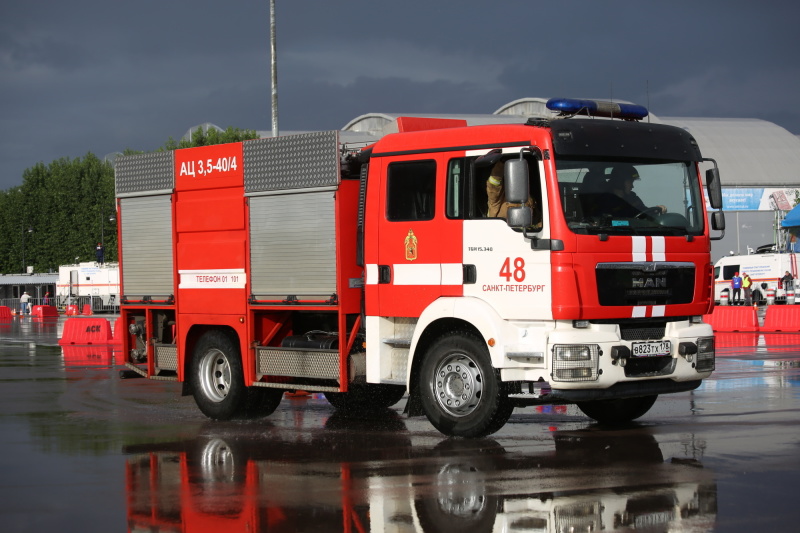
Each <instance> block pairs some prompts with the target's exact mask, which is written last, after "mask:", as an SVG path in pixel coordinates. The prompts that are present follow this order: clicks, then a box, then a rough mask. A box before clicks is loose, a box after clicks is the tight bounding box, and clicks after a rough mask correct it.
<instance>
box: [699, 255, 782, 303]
mask: <svg viewBox="0 0 800 533" xmlns="http://www.w3.org/2000/svg"><path fill="white" fill-rule="evenodd" d="M760 249H762V248H759V250H760ZM737 272H738V273H739V275H740V276H741V275H742V274H745V273H746V274H747V275H748V276H750V279H751V280H752V281H753V303H758V304H761V303H764V302H765V301H766V299H767V293H768V291H770V290H772V291H774V295H775V302H777V303H786V287H784V284H783V283H782V282H781V278H783V276H784V275H785V274H786V272H790V273H791V274H792V277H794V278H797V254H796V253H794V252H774V251H772V252H768V253H753V254H748V255H729V256H727V257H723V258H722V259H720V260H719V261H717V262H716V264H715V265H714V301H715V302H716V303H717V304H719V303H720V298H721V297H722V295H723V293H725V292H726V291H727V295H728V299H729V301H730V303H733V301H732V300H731V299H732V297H733V289H732V288H731V278H733V276H734V275H735V274H736V273H737ZM792 288H794V289H795V290H796V289H797V282H796V281H795V283H794V285H793V287H792ZM741 297H742V300H743V301H744V290H742V294H741Z"/></svg>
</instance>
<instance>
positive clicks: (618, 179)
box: [608, 165, 667, 216]
mask: <svg viewBox="0 0 800 533" xmlns="http://www.w3.org/2000/svg"><path fill="white" fill-rule="evenodd" d="M638 179H639V172H637V171H636V168H634V166H633V165H617V166H615V167H614V168H613V169H612V170H611V174H610V175H609V178H608V186H609V188H610V190H611V192H612V193H613V194H614V195H616V196H617V197H619V198H620V199H622V200H624V201H625V203H626V204H628V205H629V206H631V207H633V208H634V209H635V210H636V213H633V214H632V215H630V216H636V215H638V214H640V213H645V212H648V211H649V212H650V213H653V214H657V215H663V214H664V213H666V212H667V208H666V207H665V206H663V205H657V206H653V207H648V206H646V205H645V204H644V202H643V201H642V199H641V198H639V196H638V195H637V194H636V193H635V192H633V183H634V181H636V180H638ZM626 207H627V206H626ZM626 211H627V209H626ZM614 214H619V215H623V216H628V214H627V213H614Z"/></svg>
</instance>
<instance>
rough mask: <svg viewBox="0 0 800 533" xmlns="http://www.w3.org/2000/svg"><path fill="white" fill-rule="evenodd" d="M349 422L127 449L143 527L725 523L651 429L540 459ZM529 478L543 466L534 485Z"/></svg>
mask: <svg viewBox="0 0 800 533" xmlns="http://www.w3.org/2000/svg"><path fill="white" fill-rule="evenodd" d="M392 415H394V418H392ZM337 417H340V415H339V414H334V415H333V417H332V418H331V419H329V424H328V425H329V426H331V427H328V430H327V431H325V432H322V433H319V434H318V435H320V437H319V438H313V437H312V438H311V439H310V440H306V439H301V440H300V441H299V442H297V441H294V440H291V441H287V442H283V443H282V442H280V441H276V440H275V439H274V437H275V435H271V436H270V438H269V442H267V443H265V441H264V437H263V435H261V434H259V433H257V432H254V436H253V438H252V439H250V438H242V435H241V434H239V433H238V432H239V431H240V429H241V426H239V427H238V428H237V429H236V430H235V431H236V434H235V436H234V435H231V436H230V438H227V437H226V436H224V435H220V428H219V426H214V428H209V429H211V433H210V434H208V435H205V436H202V437H198V438H197V439H192V440H189V441H185V442H176V443H167V444H162V445H158V444H155V445H136V446H130V447H127V448H126V449H125V453H126V454H128V455H130V458H129V459H128V461H127V467H126V485H127V486H126V489H127V496H128V523H129V527H130V530H131V531H176V530H177V531H185V532H187V533H201V532H206V531H208V532H211V531H312V530H313V531H328V530H329V531H353V532H363V531H375V532H384V533H389V532H400V533H411V532H420V533H421V532H432V531H437V532H438V531H486V532H491V531H498V532H499V531H507V532H515V531H519V532H523V531H541V532H552V533H556V532H562V531H604V530H615V531H616V530H620V529H636V530H639V529H646V530H654V529H653V528H655V530H658V531H666V530H672V529H675V528H677V529H680V530H684V531H688V530H692V531H695V530H697V531H707V530H710V529H713V527H714V524H715V521H716V514H717V489H716V485H715V484H714V481H713V475H712V474H711V473H710V472H708V471H707V470H705V469H702V468H697V465H696V464H695V465H693V466H692V465H683V464H680V463H681V461H672V462H665V461H664V457H663V456H662V453H661V450H660V448H659V445H658V442H657V441H656V440H655V439H654V438H653V437H652V436H651V435H635V436H631V435H618V434H608V433H606V434H605V435H603V434H602V433H598V432H597V431H564V432H562V431H558V432H555V433H553V446H552V447H551V448H550V449H549V450H548V451H545V452H542V453H538V454H535V455H531V456H527V455H522V454H519V453H511V452H508V451H506V450H505V449H504V448H503V447H502V446H500V445H499V444H498V443H496V442H494V441H490V440H480V441H470V440H446V441H443V442H441V443H439V444H437V445H435V446H431V445H430V444H427V445H422V444H414V445H412V443H411V442H410V438H409V435H408V433H406V432H405V431H404V429H405V428H404V426H403V424H402V422H401V421H400V419H398V418H397V416H396V415H395V414H394V413H389V414H387V415H386V417H385V420H381V421H380V422H375V421H373V422H372V423H373V424H375V425H377V426H378V427H380V426H381V424H384V423H387V422H388V424H389V427H388V428H387V429H388V431H387V430H381V431H378V432H376V431H374V427H375V426H373V430H372V431H370V429H369V428H366V427H359V428H354V427H353V425H352V420H350V421H348V420H343V421H337V420H335V419H336V418H337ZM337 426H340V428H339V429H337ZM395 426H397V427H395ZM342 428H343V429H342ZM392 429H396V431H391V430H392ZM223 433H224V430H223ZM350 435H358V438H354V437H352V436H350ZM365 441H366V442H368V444H365ZM319 450H326V452H325V454H324V459H323V458H321V457H320V454H319ZM311 457H313V458H317V459H318V460H309V458H311ZM690 462H691V461H690ZM587 469H591V471H592V474H591V475H584V474H582V472H585V471H586V470H587ZM645 471H646V472H647V473H645ZM521 472H528V473H530V472H534V473H535V474H534V475H533V477H531V476H530V475H527V476H526V477H525V483H524V485H520V484H519V482H518V480H517V479H516V477H517V476H519V475H520V473H521Z"/></svg>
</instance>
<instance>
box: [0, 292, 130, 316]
mask: <svg viewBox="0 0 800 533" xmlns="http://www.w3.org/2000/svg"><path fill="white" fill-rule="evenodd" d="M34 305H54V306H56V308H57V309H58V310H59V312H61V313H63V312H65V311H66V309H67V306H68V305H75V306H77V308H78V312H79V313H83V311H84V309H86V306H87V305H88V306H89V309H91V310H92V313H93V314H94V313H112V314H116V313H119V302H117V301H116V298H114V297H112V298H111V300H110V301H109V302H108V303H104V302H103V299H102V298H100V297H99V296H94V297H93V296H80V297H73V298H69V299H65V300H64V301H56V298H52V297H51V298H48V299H45V298H31V299H30V300H28V313H30V312H31V309H33V306H34ZM0 306H6V307H8V308H10V309H14V310H15V311H16V312H17V313H19V312H21V309H22V306H21V304H20V301H19V298H0Z"/></svg>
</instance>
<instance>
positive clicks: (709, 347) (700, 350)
mask: <svg viewBox="0 0 800 533" xmlns="http://www.w3.org/2000/svg"><path fill="white" fill-rule="evenodd" d="M714 357H715V354H714V337H700V338H698V339H697V363H696V366H695V370H697V371H698V372H709V371H711V370H714V368H715V366H716V365H715V360H714Z"/></svg>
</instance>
